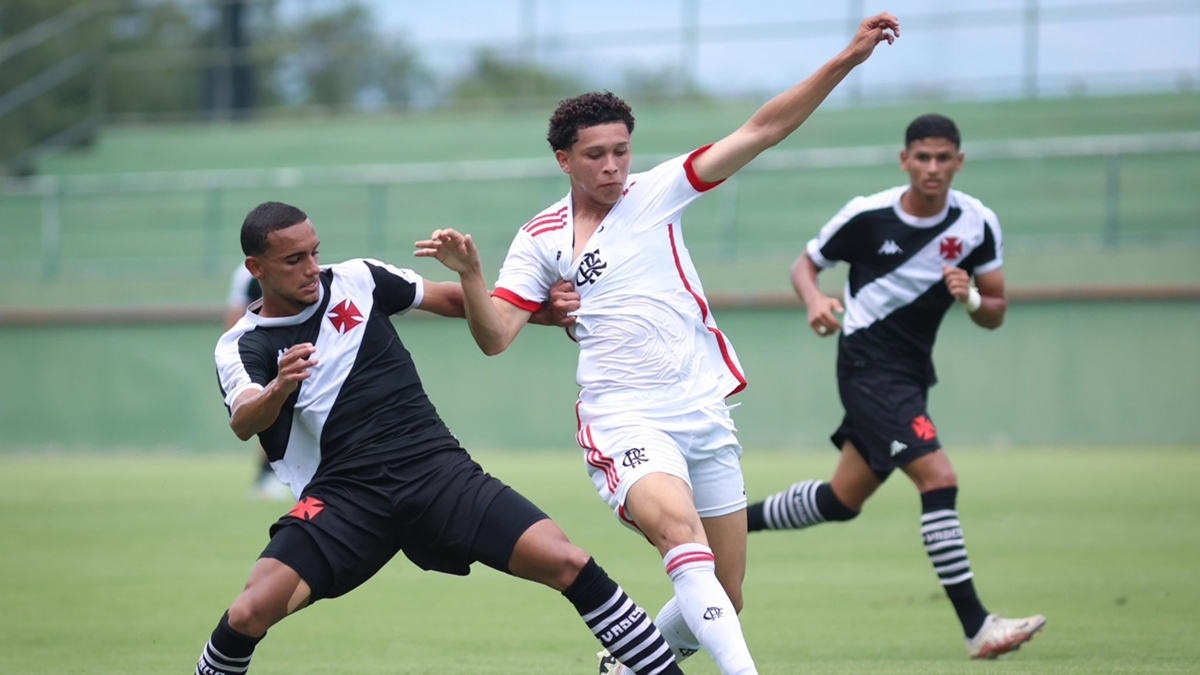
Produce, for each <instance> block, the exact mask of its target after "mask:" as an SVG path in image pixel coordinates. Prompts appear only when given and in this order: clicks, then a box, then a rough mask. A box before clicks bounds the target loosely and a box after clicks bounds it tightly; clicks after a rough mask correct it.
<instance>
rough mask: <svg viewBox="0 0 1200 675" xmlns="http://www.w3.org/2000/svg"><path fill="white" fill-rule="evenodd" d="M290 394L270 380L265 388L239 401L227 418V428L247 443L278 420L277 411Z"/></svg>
mask: <svg viewBox="0 0 1200 675" xmlns="http://www.w3.org/2000/svg"><path fill="white" fill-rule="evenodd" d="M289 393H290V392H285V391H284V390H283V388H282V387H281V386H280V385H279V382H278V380H271V382H270V383H268V384H267V386H266V387H265V388H263V389H261V390H260V391H258V392H257V393H256V394H254V395H253V396H250V397H248V398H245V399H244V400H243V399H239V401H240V402H239V403H238V404H237V405H236V406H235V407H234V409H233V415H232V416H231V417H230V418H229V427H230V428H231V429H233V433H235V434H237V437H238V438H239V439H241V440H243V441H248V440H250V438H251V437H252V436H254V434H257V433H259V432H261V431H264V430H265V429H267V428H268V427H270V426H271V425H272V424H274V423H275V420H276V419H278V418H279V411H280V410H282V409H283V404H284V402H285V401H287V397H288V395H289Z"/></svg>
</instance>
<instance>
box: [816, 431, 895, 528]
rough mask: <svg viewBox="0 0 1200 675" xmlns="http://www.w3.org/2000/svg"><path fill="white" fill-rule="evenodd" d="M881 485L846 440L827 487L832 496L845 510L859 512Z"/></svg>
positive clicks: (855, 449) (861, 457)
mask: <svg viewBox="0 0 1200 675" xmlns="http://www.w3.org/2000/svg"><path fill="white" fill-rule="evenodd" d="M880 485H883V481H881V480H880V479H879V476H877V475H876V473H875V472H874V471H872V470H871V467H870V466H868V465H867V461H866V460H865V459H863V456H862V454H861V453H860V451H859V449H858V448H857V447H855V446H854V443H853V441H851V440H849V439H846V441H845V443H843V444H842V455H841V457H839V458H838V464H837V468H836V469H834V471H833V478H831V479H830V480H829V487H830V488H831V489H832V490H833V494H834V495H835V496H836V497H837V498H838V501H840V502H841V503H842V504H844V505H845V506H846V508H848V509H851V510H854V511H861V510H862V507H863V504H864V503H866V501H867V500H868V499H870V497H871V495H873V494H875V491H876V490H878V489H879V486H880Z"/></svg>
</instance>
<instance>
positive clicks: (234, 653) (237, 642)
mask: <svg viewBox="0 0 1200 675" xmlns="http://www.w3.org/2000/svg"><path fill="white" fill-rule="evenodd" d="M259 640H262V638H260V637H259V638H252V637H250V636H249V635H242V634H241V633H239V632H237V631H236V630H234V629H232V628H230V627H229V612H225V615H224V616H222V617H221V621H220V623H218V624H217V627H216V629H215V630H213V632H212V637H210V638H209V639H208V644H206V645H204V651H203V652H201V653H200V661H199V662H197V663H196V675H243V674H244V673H245V672H246V669H248V668H249V667H250V657H251V656H252V655H253V654H254V647H255V646H256V645H257V644H258V642H259Z"/></svg>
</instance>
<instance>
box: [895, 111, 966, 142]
mask: <svg viewBox="0 0 1200 675" xmlns="http://www.w3.org/2000/svg"><path fill="white" fill-rule="evenodd" d="M926 138H944V139H946V140H948V141H950V142H951V143H953V144H954V147H956V148H957V147H960V146H961V144H962V138H960V137H959V135H958V127H957V126H955V124H954V120H952V119H950V118H949V117H946V116H945V115H938V114H934V113H930V114H928V115H921V116H920V117H918V118H917V119H915V120H913V121H912V123H911V124H909V125H908V129H906V130H905V132H904V147H906V148H907V147H908V146H910V145H912V144H913V143H915V142H917V141H922V140H925V139H926Z"/></svg>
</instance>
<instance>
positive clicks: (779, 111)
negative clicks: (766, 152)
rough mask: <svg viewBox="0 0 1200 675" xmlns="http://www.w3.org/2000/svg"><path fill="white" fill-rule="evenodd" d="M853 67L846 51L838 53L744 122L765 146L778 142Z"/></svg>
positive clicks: (814, 107)
mask: <svg viewBox="0 0 1200 675" xmlns="http://www.w3.org/2000/svg"><path fill="white" fill-rule="evenodd" d="M853 69H854V66H853V65H852V63H851V61H850V59H849V58H848V57H847V56H846V54H845V53H841V54H838V55H837V56H835V57H834V58H832V59H830V60H829V61H828V62H827V63H826V64H825V65H823V66H821V67H820V68H818V69H817V71H816V72H815V73H813V74H812V75H809V76H808V77H807V78H806V79H805V80H804V81H803V82H801V83H800V84H797V85H796V86H794V87H792V88H791V89H788V90H787V91H785V92H783V93H782V94H780V95H778V96H776V97H775V98H773V99H771V100H770V101H767V102H766V104H764V105H763V107H761V108H759V109H758V112H756V113H754V115H753V116H752V117H751V118H750V119H749V120H748V121H747V122H746V128H747V130H750V131H753V132H755V133H756V134H760V135H761V137H762V138H763V139H764V142H765V143H766V145H767V147H770V146H774V145H776V144H778V143H779V142H780V141H782V140H783V139H785V138H787V137H788V135H790V134H791V133H792V132H793V131H795V130H796V129H798V128H800V125H801V124H803V123H804V121H805V120H807V119H808V118H809V116H810V115H812V114H813V111H815V110H816V109H817V108H818V107H819V106H820V105H821V103H822V102H823V101H824V100H825V99H826V98H827V97H828V96H829V94H830V92H832V91H833V90H834V88H836V87H837V85H838V84H839V83H840V82H841V81H842V80H844V79H845V78H846V76H847V75H849V74H850V71H851V70H853Z"/></svg>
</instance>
